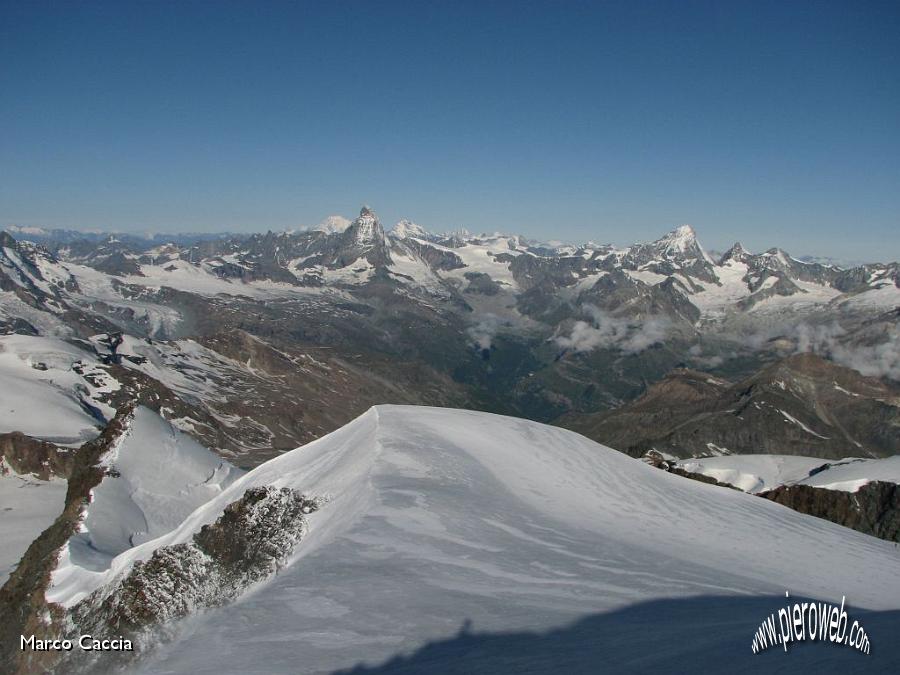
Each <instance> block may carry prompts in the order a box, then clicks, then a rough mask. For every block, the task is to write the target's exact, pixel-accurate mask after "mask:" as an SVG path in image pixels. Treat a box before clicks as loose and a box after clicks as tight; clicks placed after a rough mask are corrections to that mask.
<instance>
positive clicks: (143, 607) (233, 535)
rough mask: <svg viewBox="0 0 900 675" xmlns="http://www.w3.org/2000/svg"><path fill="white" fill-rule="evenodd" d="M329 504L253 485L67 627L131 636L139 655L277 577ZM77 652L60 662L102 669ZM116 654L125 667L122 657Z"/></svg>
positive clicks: (74, 613)
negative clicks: (184, 621)
mask: <svg viewBox="0 0 900 675" xmlns="http://www.w3.org/2000/svg"><path fill="white" fill-rule="evenodd" d="M323 504H324V500H322V499H318V498H309V497H307V496H305V495H303V494H301V493H300V492H298V491H296V490H292V489H290V488H274V487H271V486H264V487H254V488H250V489H248V490H247V491H246V492H245V493H244V495H243V496H242V497H241V498H240V499H238V500H237V501H234V502H232V503H231V504H229V505H228V506H227V507H226V508H225V510H224V512H223V513H222V515H221V516H220V517H219V518H218V519H217V520H216V521H215V522H214V523H212V524H210V525H205V526H203V528H202V529H201V530H200V531H199V532H198V533H197V534H195V535H194V536H193V538H192V540H191V541H190V542H186V543H182V544H175V545H172V546H165V547H162V548H159V549H157V550H156V551H154V553H153V555H152V556H151V557H150V559H149V560H146V561H138V562H136V563H135V564H134V566H133V567H132V568H131V570H130V571H129V572H128V573H127V574H126V575H125V576H124V577H122V578H121V579H120V580H118V581H117V582H115V583H114V584H112V585H111V586H109V587H104V588H101V589H99V590H97V591H95V592H94V593H93V594H92V595H90V596H88V597H87V598H86V599H85V600H83V601H81V602H80V603H78V604H77V605H75V607H73V608H72V610H71V611H70V612H69V614H68V617H67V624H68V625H69V626H71V627H72V629H73V630H74V631H75V632H77V633H78V634H84V633H90V634H93V635H118V636H122V637H124V638H126V639H130V640H132V642H133V644H134V647H135V651H134V652H133V654H132V656H137V655H138V653H140V652H141V651H143V650H145V649H147V648H150V647H151V646H152V645H153V644H155V643H157V642H158V640H159V639H160V637H161V636H163V635H164V633H165V631H166V628H167V626H166V624H167V623H168V622H171V621H173V620H176V619H180V618H183V617H185V616H188V615H189V614H191V613H192V612H196V611H199V610H202V609H205V608H210V607H217V606H221V605H225V604H227V603H229V602H231V601H233V600H234V599H235V598H237V597H238V596H239V595H240V594H241V593H243V592H245V591H246V590H247V589H248V588H250V587H251V586H252V585H253V584H256V583H258V582H260V581H263V580H265V579H266V578H268V577H269V576H271V575H272V574H275V573H276V572H277V571H278V569H279V568H280V567H281V566H282V565H283V564H284V563H285V562H286V561H287V559H288V557H289V556H290V554H291V553H292V551H293V550H294V547H295V546H296V545H297V543H298V542H299V541H300V540H301V539H302V538H303V536H304V535H305V534H306V532H307V529H308V521H307V518H306V517H307V515H309V514H310V513H313V512H314V511H317V510H318V509H319V508H320V507H321V506H322V505H323ZM73 657H74V658H72V659H70V660H69V659H67V660H66V661H65V662H61V663H58V664H56V665H55V666H54V667H55V668H56V669H57V671H59V672H62V671H63V670H65V671H66V672H70V670H71V669H72V668H75V669H78V670H82V669H84V668H85V667H87V666H88V665H90V666H91V668H95V667H96V666H97V663H96V661H95V660H94V659H93V658H92V657H90V656H86V655H79V654H75V655H73ZM101 658H102V657H101ZM109 658H110V659H114V660H115V664H116V665H117V666H120V667H121V665H122V664H123V656H122V654H117V655H113V656H111V657H109Z"/></svg>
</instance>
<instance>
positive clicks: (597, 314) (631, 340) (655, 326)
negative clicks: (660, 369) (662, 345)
mask: <svg viewBox="0 0 900 675" xmlns="http://www.w3.org/2000/svg"><path fill="white" fill-rule="evenodd" d="M584 310H585V312H587V314H588V315H589V316H590V319H589V320H588V321H576V322H575V324H574V325H573V326H572V332H571V333H570V334H569V335H568V336H565V335H560V336H557V337H556V338H555V340H556V343H557V344H558V345H559V346H560V347H562V348H563V349H566V350H571V351H575V352H587V351H591V350H593V349H618V350H620V351H622V352H625V353H626V354H637V353H639V352H642V351H644V350H645V349H647V348H648V347H650V346H652V345H654V344H656V343H658V342H662V341H663V340H664V339H665V338H666V335H667V334H668V330H669V324H670V322H669V321H668V319H665V318H661V317H651V318H649V319H646V320H644V321H629V320H627V319H620V318H617V317H614V316H611V315H610V314H607V313H606V312H604V311H602V310H600V309H598V308H597V307H594V306H593V305H585V307H584Z"/></svg>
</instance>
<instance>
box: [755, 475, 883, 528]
mask: <svg viewBox="0 0 900 675" xmlns="http://www.w3.org/2000/svg"><path fill="white" fill-rule="evenodd" d="M759 496H760V497H763V498H765V499H769V500H771V501H773V502H776V503H777V504H782V505H783V506H787V507H788V508H791V509H794V510H795V511H799V512H800V513H806V514H809V515H811V516H816V517H817V518H824V519H825V520H830V521H831V522H833V523H837V524H838V525H843V526H845V527H850V528H853V529H854V530H857V531H859V532H863V533H865V534H871V535H873V536H875V537H879V538H880V539H887V540H888V541H895V542H900V485H897V484H896V483H886V482H883V481H873V482H871V483H867V484H866V485H863V486H862V487H861V488H860V489H859V490H857V491H856V492H844V491H841V490H827V489H825V488H819V487H811V486H809V485H782V486H780V487H777V488H775V489H774V490H769V491H768V492H763V493H761V494H760V495H759Z"/></svg>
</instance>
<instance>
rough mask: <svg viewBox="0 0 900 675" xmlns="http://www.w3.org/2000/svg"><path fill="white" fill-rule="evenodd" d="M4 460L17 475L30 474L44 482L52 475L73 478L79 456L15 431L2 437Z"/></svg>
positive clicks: (0, 441) (1, 454)
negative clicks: (76, 457)
mask: <svg viewBox="0 0 900 675" xmlns="http://www.w3.org/2000/svg"><path fill="white" fill-rule="evenodd" d="M0 457H2V458H3V461H4V462H5V463H6V465H7V466H9V467H10V468H11V469H12V470H13V471H15V472H16V473H19V474H28V473H30V474H34V475H35V476H37V477H38V478H40V479H41V480H49V479H50V477H51V476H58V477H60V478H68V477H69V475H70V474H71V472H72V467H73V465H74V458H75V453H74V452H73V451H71V450H62V449H60V448H59V447H57V446H56V445H54V444H53V443H48V442H47V441H42V440H39V439H37V438H32V437H31V436H26V435H25V434H23V433H22V432H20V431H12V432H9V433H6V434H0Z"/></svg>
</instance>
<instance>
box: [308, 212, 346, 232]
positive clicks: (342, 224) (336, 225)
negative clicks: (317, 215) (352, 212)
mask: <svg viewBox="0 0 900 675" xmlns="http://www.w3.org/2000/svg"><path fill="white" fill-rule="evenodd" d="M351 222H352V221H351V220H350V219H349V218H344V216H328V217H327V218H326V219H325V220H323V221H322V222H321V223H319V224H318V225H316V226H315V227H314V228H313V230H315V231H317V232H325V233H326V234H336V233H338V232H343V231H344V230H346V229H347V228H348V227H350V223H351Z"/></svg>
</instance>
